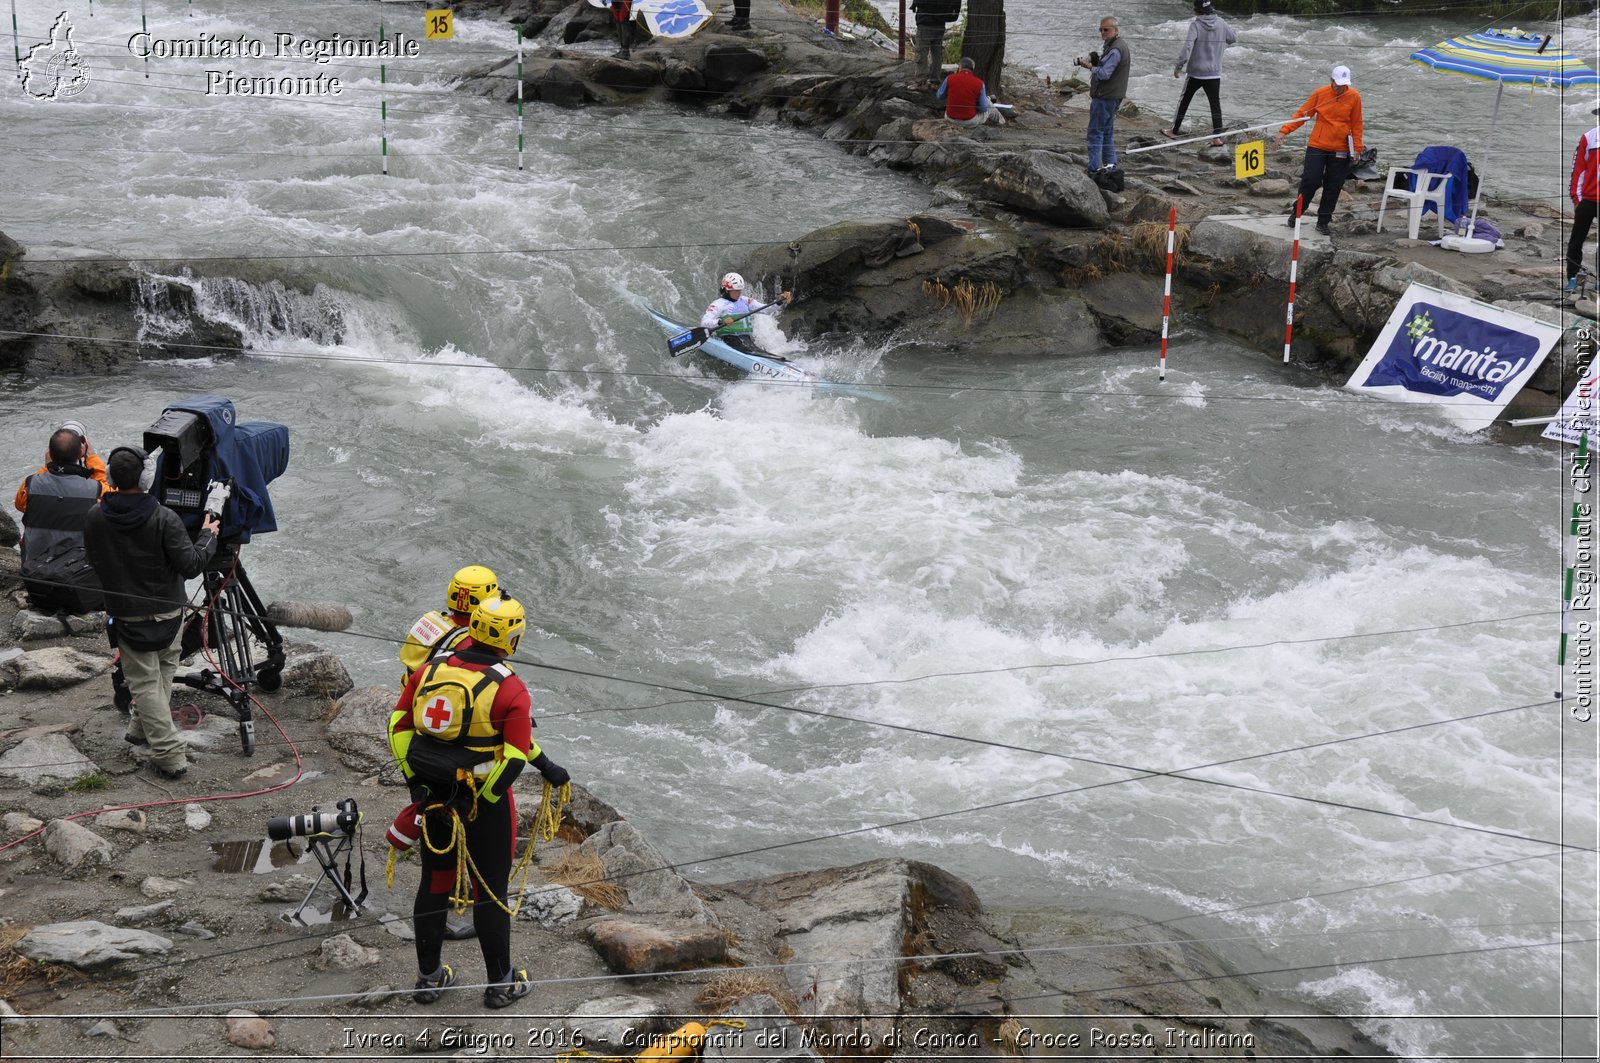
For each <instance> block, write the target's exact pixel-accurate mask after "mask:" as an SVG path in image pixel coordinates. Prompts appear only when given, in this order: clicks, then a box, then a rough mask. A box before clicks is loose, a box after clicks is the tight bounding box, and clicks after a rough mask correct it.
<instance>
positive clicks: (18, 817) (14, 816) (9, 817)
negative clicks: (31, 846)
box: [0, 812, 44, 835]
mask: <svg viewBox="0 0 1600 1063" xmlns="http://www.w3.org/2000/svg"><path fill="white" fill-rule="evenodd" d="M0 826H3V827H5V830H6V834H8V835H13V834H32V833H33V832H34V831H36V830H39V829H40V828H42V827H43V826H44V820H42V819H34V818H33V817H32V816H30V815H28V814H27V813H25V812H7V813H6V814H5V816H4V817H0Z"/></svg>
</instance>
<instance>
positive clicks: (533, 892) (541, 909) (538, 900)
mask: <svg viewBox="0 0 1600 1063" xmlns="http://www.w3.org/2000/svg"><path fill="white" fill-rule="evenodd" d="M582 911H583V898H582V897H580V896H578V895H577V894H576V893H574V892H573V891H572V890H570V889H568V888H567V887H565V886H558V885H556V884H554V883H551V884H549V885H545V886H531V885H530V886H529V887H528V888H527V889H526V890H525V891H524V892H523V894H522V908H521V910H520V911H518V912H517V918H518V919H524V920H528V921H530V922H535V923H538V924H539V925H540V926H542V927H544V928H545V929H546V930H554V929H556V928H557V927H562V926H566V925H567V924H568V923H571V922H573V921H575V920H576V919H577V918H578V915H579V913H581V912H582Z"/></svg>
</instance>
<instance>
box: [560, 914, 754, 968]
mask: <svg viewBox="0 0 1600 1063" xmlns="http://www.w3.org/2000/svg"><path fill="white" fill-rule="evenodd" d="M589 939H590V941H591V942H593V944H594V947H595V951H597V952H599V953H600V956H601V958H602V959H604V960H605V961H606V966H607V967H609V968H611V969H612V970H613V971H616V972H617V973H618V974H654V973H655V972H657V971H677V970H683V969H685V968H689V967H704V966H707V965H712V964H720V963H722V962H724V961H725V960H726V959H727V958H728V935H727V934H725V933H723V932H722V931H721V930H719V929H717V928H715V927H708V926H695V925H691V924H686V923H644V922H639V921H636V920H632V919H602V920H601V921H599V922H597V923H595V924H594V925H592V926H590V927H589Z"/></svg>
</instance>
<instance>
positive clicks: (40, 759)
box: [0, 734, 100, 787]
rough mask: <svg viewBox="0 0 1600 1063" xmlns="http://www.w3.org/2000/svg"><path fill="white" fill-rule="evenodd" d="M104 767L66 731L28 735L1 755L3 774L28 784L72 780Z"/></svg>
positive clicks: (0, 767) (0, 773)
mask: <svg viewBox="0 0 1600 1063" xmlns="http://www.w3.org/2000/svg"><path fill="white" fill-rule="evenodd" d="M99 771H100V768H99V766H98V765H96V764H95V762H94V761H92V760H90V759H89V758H88V757H86V756H84V755H83V754H82V753H79V752H78V748H77V747H76V746H74V745H73V744H72V739H70V738H68V737H67V736H66V735H64V734H50V735H41V736H39V737H36V738H25V739H23V740H22V741H21V742H18V743H17V744H16V745H15V746H13V747H11V749H9V750H7V751H6V754H5V755H4V756H0V776H3V777H5V778H7V779H15V780H17V781H18V782H20V783H23V784H24V785H26V786H30V787H32V786H40V785H43V784H45V783H50V782H70V781H72V780H73V779H81V778H83V777H84V776H86V775H94V774H96V773H98V772H99Z"/></svg>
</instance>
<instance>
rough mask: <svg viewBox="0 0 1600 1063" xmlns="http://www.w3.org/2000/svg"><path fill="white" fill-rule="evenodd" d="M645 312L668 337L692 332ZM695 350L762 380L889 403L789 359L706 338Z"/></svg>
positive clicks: (651, 310)
mask: <svg viewBox="0 0 1600 1063" xmlns="http://www.w3.org/2000/svg"><path fill="white" fill-rule="evenodd" d="M644 309H645V312H646V313H647V314H649V315H650V317H651V319H653V320H654V321H655V323H656V324H657V325H660V326H661V328H662V329H663V330H664V331H665V332H666V333H667V335H669V336H681V335H683V334H685V333H687V332H689V331H690V329H691V327H692V326H689V325H684V324H680V323H679V322H677V321H674V320H672V319H671V318H670V317H668V316H667V315H665V314H663V313H661V312H660V311H659V310H656V309H655V308H653V307H650V306H646V307H645V308H644ZM696 350H698V351H699V353H701V354H706V355H710V356H711V357H712V358H715V359H716V360H717V361H719V362H722V363H724V364H725V365H730V366H732V367H733V368H735V369H738V370H741V371H742V372H745V373H748V374H749V375H750V376H753V377H756V378H758V379H761V380H776V381H781V382H784V383H790V384H806V385H809V386H811V387H814V388H816V389H817V390H818V391H826V392H829V393H831V394H835V395H854V396H856V397H858V398H866V399H878V400H880V401H887V399H888V396H887V395H882V394H878V393H876V392H873V391H869V390H864V389H861V388H855V387H851V386H850V385H848V384H835V383H834V382H833V381H831V380H822V379H820V378H818V377H814V376H812V375H811V374H810V373H808V372H806V371H805V370H804V369H801V368H800V367H799V366H797V365H795V364H794V363H793V362H791V361H789V360H788V359H786V358H780V357H778V356H777V355H775V354H750V353H748V352H745V351H741V350H740V349H739V348H737V347H735V346H733V345H732V344H731V343H727V342H725V341H723V340H719V339H717V338H716V337H715V336H712V337H709V338H707V339H706V340H705V342H703V343H702V344H700V346H699V347H698V348H696Z"/></svg>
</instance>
